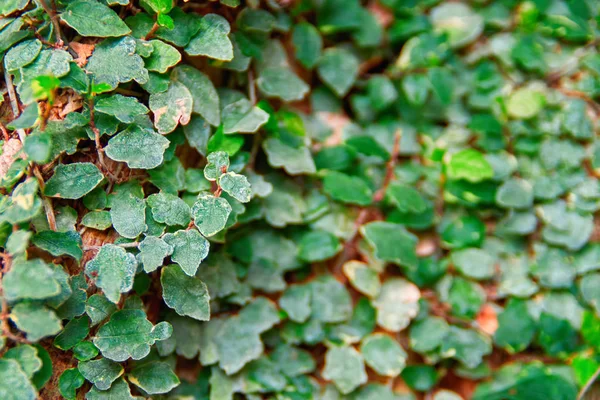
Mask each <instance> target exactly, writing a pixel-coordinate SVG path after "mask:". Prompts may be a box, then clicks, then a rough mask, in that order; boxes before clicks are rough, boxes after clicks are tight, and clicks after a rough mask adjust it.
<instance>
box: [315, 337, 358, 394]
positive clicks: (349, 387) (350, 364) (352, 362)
mask: <svg viewBox="0 0 600 400" xmlns="http://www.w3.org/2000/svg"><path fill="white" fill-rule="evenodd" d="M323 378H325V379H327V380H331V381H333V383H334V384H335V386H336V387H337V388H338V389H339V391H340V392H342V394H348V393H350V392H352V391H353V390H354V389H356V388H357V387H358V386H360V385H362V384H363V383H366V382H367V372H366V371H365V364H364V361H363V357H362V356H361V355H360V353H359V352H358V351H356V350H355V349H354V348H353V347H332V348H330V349H329V350H327V354H326V355H325V369H324V370H323Z"/></svg>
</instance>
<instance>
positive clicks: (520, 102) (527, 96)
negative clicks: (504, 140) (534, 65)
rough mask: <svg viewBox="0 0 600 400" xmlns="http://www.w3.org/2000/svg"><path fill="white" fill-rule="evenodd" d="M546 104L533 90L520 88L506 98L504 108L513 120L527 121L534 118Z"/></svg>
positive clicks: (538, 93)
mask: <svg viewBox="0 0 600 400" xmlns="http://www.w3.org/2000/svg"><path fill="white" fill-rule="evenodd" d="M545 104H546V98H545V97H544V95H543V94H542V93H541V92H539V91H537V90H534V89H530V88H520V89H517V90H516V91H514V92H513V93H512V94H511V95H510V97H509V98H508V101H507V104H506V108H507V111H508V114H509V115H510V116H511V117H513V118H519V119H529V118H533V117H535V116H536V115H537V114H538V113H539V112H540V111H541V110H542V108H543V107H544V105H545Z"/></svg>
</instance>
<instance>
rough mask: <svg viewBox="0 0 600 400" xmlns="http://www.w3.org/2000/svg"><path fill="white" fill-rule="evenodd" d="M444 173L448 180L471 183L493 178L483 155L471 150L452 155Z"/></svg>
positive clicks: (490, 167) (489, 166) (492, 173)
mask: <svg viewBox="0 0 600 400" xmlns="http://www.w3.org/2000/svg"><path fill="white" fill-rule="evenodd" d="M446 171H447V174H448V178H450V179H466V180H467V181H469V182H473V183H477V182H481V181H484V180H486V179H491V178H493V176H494V170H493V168H492V166H491V165H490V164H489V162H488V161H487V160H486V159H485V158H484V157H483V154H481V153H480V152H478V151H477V150H473V149H466V150H461V151H459V152H458V153H454V154H452V158H451V159H450V162H449V163H448V165H447V170H446Z"/></svg>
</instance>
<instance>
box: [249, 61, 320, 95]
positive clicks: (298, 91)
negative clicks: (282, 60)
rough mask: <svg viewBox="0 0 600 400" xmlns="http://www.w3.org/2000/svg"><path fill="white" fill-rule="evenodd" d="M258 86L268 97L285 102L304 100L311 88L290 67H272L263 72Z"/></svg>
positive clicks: (257, 83)
mask: <svg viewBox="0 0 600 400" xmlns="http://www.w3.org/2000/svg"><path fill="white" fill-rule="evenodd" d="M256 85H257V86H258V88H259V89H260V91H261V92H262V93H264V94H265V95H266V96H268V97H278V98H280V99H281V100H283V101H286V102H290V101H297V100H302V99H303V98H304V96H306V94H307V93H308V92H309V90H310V88H309V86H308V85H307V84H306V82H304V81H303V80H302V79H300V78H299V77H298V75H296V74H294V73H293V72H292V71H291V70H290V69H289V67H272V68H267V69H265V70H263V71H262V72H261V73H260V76H259V77H258V79H257V80H256Z"/></svg>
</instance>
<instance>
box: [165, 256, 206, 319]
mask: <svg viewBox="0 0 600 400" xmlns="http://www.w3.org/2000/svg"><path fill="white" fill-rule="evenodd" d="M160 283H161V285H162V289H163V299H164V301H165V303H166V304H167V306H169V307H171V308H172V309H174V310H175V311H176V312H177V314H179V315H182V316H188V317H192V318H194V319H197V320H199V321H208V320H209V319H210V304H209V301H210V295H209V293H208V289H207V287H206V285H205V284H204V282H202V281H201V280H200V279H198V278H196V277H195V276H188V275H186V274H185V273H184V272H183V271H182V270H181V268H179V267H177V266H175V265H171V266H168V267H164V268H163V269H162V271H161V275H160Z"/></svg>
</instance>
